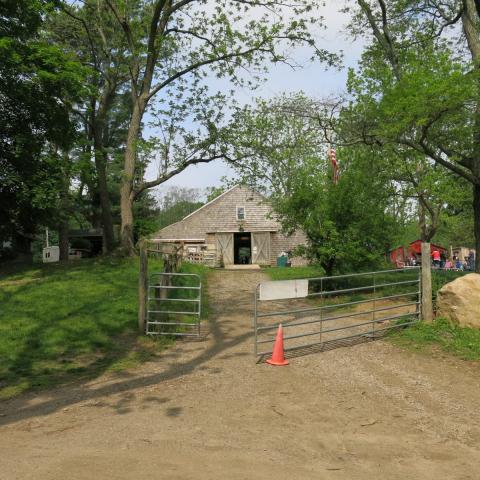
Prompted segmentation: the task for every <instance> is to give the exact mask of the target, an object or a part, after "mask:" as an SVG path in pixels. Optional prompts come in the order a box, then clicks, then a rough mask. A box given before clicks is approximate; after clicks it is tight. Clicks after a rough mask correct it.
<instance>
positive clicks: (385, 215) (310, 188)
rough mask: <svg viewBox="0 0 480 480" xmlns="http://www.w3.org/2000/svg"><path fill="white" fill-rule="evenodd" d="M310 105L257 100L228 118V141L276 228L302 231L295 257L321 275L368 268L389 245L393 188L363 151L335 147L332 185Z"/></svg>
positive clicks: (293, 99)
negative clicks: (264, 197) (337, 172)
mask: <svg viewBox="0 0 480 480" xmlns="http://www.w3.org/2000/svg"><path fill="white" fill-rule="evenodd" d="M316 111H317V105H316V102H314V101H312V100H311V99H308V98H307V97H305V96H304V95H302V94H295V95H292V96H287V97H286V96H283V97H279V98H276V99H273V100H272V101H265V100H260V101H258V102H257V105H256V106H255V107H248V106H247V107H245V108H243V109H241V110H239V111H238V112H237V113H236V115H235V116H234V120H233V122H232V128H231V131H230V132H229V137H228V138H229V142H230V143H231V145H232V148H233V149H234V150H235V152H233V153H232V154H231V155H232V156H235V157H237V158H243V159H244V161H245V163H243V162H237V163H235V164H234V168H235V169H236V171H237V173H238V175H239V178H240V180H241V181H242V182H244V183H246V184H248V185H253V186H256V187H257V188H258V189H260V190H263V191H264V192H265V193H267V194H268V195H269V198H270V201H271V202H272V204H273V206H274V211H275V213H276V214H277V215H278V218H279V220H280V221H281V223H282V226H283V229H284V231H285V232H286V233H287V234H288V233H292V232H293V231H295V230H297V229H302V230H303V231H304V232H305V234H306V236H307V238H308V244H307V245H306V246H305V247H303V248H302V249H301V252H299V253H302V254H304V255H306V256H307V257H309V258H310V259H311V260H312V261H313V262H315V263H318V264H320V265H321V266H322V267H323V268H324V269H325V271H326V273H327V274H332V273H333V272H335V271H337V272H346V271H353V270H358V269H364V268H373V267H375V266H376V265H378V264H379V263H381V262H382V260H383V256H384V254H385V252H386V251H388V249H389V247H390V246H391V241H392V238H393V233H394V227H395V226H396V222H395V220H394V217H393V215H392V214H391V213H390V212H389V205H390V198H391V193H392V191H393V186H392V182H391V181H386V179H385V177H384V176H383V175H382V169H381V168H379V167H373V168H372V166H371V160H372V158H371V154H372V152H371V151H370V150H369V149H368V148H366V147H361V148H359V147H357V148H349V149H339V150H338V152H337V156H338V158H339V159H341V176H340V181H339V182H338V184H334V182H333V180H332V172H331V167H330V164H329V161H328V159H327V151H326V150H327V148H326V144H325V139H324V136H323V132H322V131H321V129H320V125H319V123H318V122H317V117H316Z"/></svg>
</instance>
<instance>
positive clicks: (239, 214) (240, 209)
mask: <svg viewBox="0 0 480 480" xmlns="http://www.w3.org/2000/svg"><path fill="white" fill-rule="evenodd" d="M237 220H245V207H237Z"/></svg>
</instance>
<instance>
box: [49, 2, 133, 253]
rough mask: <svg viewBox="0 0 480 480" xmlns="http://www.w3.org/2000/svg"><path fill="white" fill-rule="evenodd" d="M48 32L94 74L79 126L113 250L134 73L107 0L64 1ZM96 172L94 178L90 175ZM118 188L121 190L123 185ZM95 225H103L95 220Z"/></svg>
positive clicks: (92, 186) (106, 238)
mask: <svg viewBox="0 0 480 480" xmlns="http://www.w3.org/2000/svg"><path fill="white" fill-rule="evenodd" d="M47 32H48V36H49V38H51V39H52V40H53V41H54V42H56V43H57V44H59V45H62V48H64V49H66V50H67V51H70V52H71V53H72V54H73V55H75V56H76V58H77V59H78V60H79V61H80V62H81V63H82V64H83V65H87V66H89V68H90V70H91V74H90V75H89V77H88V78H87V79H86V80H87V82H88V85H89V87H90V88H89V91H90V95H89V97H88V98H86V99H85V102H84V103H83V104H82V105H79V106H78V108H77V110H76V113H77V115H78V116H79V117H80V118H81V122H79V126H80V127H81V128H80V132H81V134H82V136H83V138H84V144H83V146H82V147H81V148H82V150H83V158H84V160H85V161H86V164H85V166H86V167H87V170H86V172H85V175H83V179H84V181H85V183H87V184H88V187H89V193H90V195H91V202H92V207H93V212H95V211H96V209H97V208H98V210H99V212H100V225H101V227H102V228H103V235H104V246H105V249H106V251H107V252H110V251H112V250H113V248H114V246H115V241H114V233H113V223H114V218H113V211H112V197H113V195H112V192H111V190H112V188H111V186H112V183H114V182H112V178H113V174H111V172H109V169H112V163H113V162H114V156H115V153H116V152H119V151H120V149H121V148H122V146H123V142H124V138H123V137H122V138H119V133H120V132H121V133H122V134H123V136H124V135H125V132H124V129H125V128H126V124H127V122H128V116H129V114H130V111H131V108H130V104H129V103H126V102H125V86H126V84H127V83H128V80H129V75H128V60H127V58H126V56H125V54H124V52H123V49H122V41H123V36H122V32H121V30H119V29H118V28H117V24H116V20H115V18H114V16H113V14H112V12H111V10H110V9H109V8H108V6H107V5H106V3H105V2H104V1H103V0H88V1H86V2H82V4H81V5H79V6H76V5H74V4H73V5H72V4H71V2H63V4H62V8H61V10H60V11H59V12H58V13H57V14H56V15H55V16H53V17H52V18H51V19H50V21H49V23H48V25H47ZM124 112H126V114H125V113H124ZM90 163H93V166H94V168H93V170H92V168H91V165H89V164H90ZM90 172H93V174H91V175H89V174H88V173H90ZM115 187H116V188H117V189H118V185H115ZM117 196H118V195H117ZM97 204H98V207H97ZM92 223H93V224H96V223H97V222H96V221H95V219H93V222H92Z"/></svg>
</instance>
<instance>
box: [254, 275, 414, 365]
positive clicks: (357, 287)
mask: <svg viewBox="0 0 480 480" xmlns="http://www.w3.org/2000/svg"><path fill="white" fill-rule="evenodd" d="M305 282H307V283H308V287H307V288H305V287H306V285H305ZM365 283H366V284H365ZM359 295H361V296H362V298H361V299H358V296H359ZM364 297H365V298H364ZM272 298H273V300H272ZM254 302H255V306H254V319H253V327H254V352H255V355H256V356H257V357H259V356H263V355H267V354H269V353H270V352H271V349H270V350H264V347H265V345H267V344H271V345H272V346H273V342H274V340H275V330H276V329H277V328H278V326H279V325H280V324H281V325H282V326H283V328H284V331H285V337H284V341H285V351H291V350H296V349H302V348H305V347H312V346H320V347H323V346H324V345H325V344H329V343H331V342H341V341H344V340H347V339H353V338H356V337H364V338H368V339H374V338H377V337H379V336H381V335H384V334H385V332H387V331H389V330H391V329H392V328H397V327H398V328H400V327H405V326H408V325H411V324H413V323H415V322H417V321H418V320H419V319H420V317H421V313H420V304H421V281H420V268H419V267H411V268H409V269H408V270H398V269H394V270H383V271H377V272H366V273H358V274H350V275H336V276H332V277H318V278H310V279H303V280H296V281H295V280H294V281H292V280H288V281H272V282H263V283H261V284H259V285H257V287H256V289H255V299H254ZM312 304H313V305H312ZM325 327H326V328H325ZM312 337H313V338H314V337H316V339H315V341H312ZM304 339H308V342H305V340H304Z"/></svg>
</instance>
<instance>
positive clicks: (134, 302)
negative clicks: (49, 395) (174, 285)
mask: <svg viewBox="0 0 480 480" xmlns="http://www.w3.org/2000/svg"><path fill="white" fill-rule="evenodd" d="M149 267H150V270H157V271H160V268H161V266H160V264H159V262H158V261H152V262H151V263H150V264H149ZM183 268H184V270H186V271H189V272H195V273H200V274H201V275H202V276H203V277H205V274H206V271H207V269H206V268H205V267H201V266H196V265H185V266H184V267H183ZM137 287H138V260H137V259H102V260H82V261H81V262H79V263H77V264H73V265H60V264H51V265H41V266H35V267H22V268H20V269H19V268H18V267H17V271H12V269H11V267H9V270H8V271H6V270H5V271H1V270H0V305H1V309H0V398H9V397H12V396H15V395H17V394H19V393H21V392H24V391H27V390H30V389H35V388H40V387H47V386H52V385H58V384H60V383H65V382H69V381H72V380H73V379H80V378H82V379H88V378H94V377H96V376H98V375H99V374H101V373H102V372H104V371H120V370H124V369H126V368H133V367H135V366H137V365H139V364H140V363H142V362H145V361H147V360H149V359H150V358H152V357H153V356H155V355H156V354H158V352H159V351H161V350H163V349H164V348H165V347H166V346H168V345H169V344H171V343H172V342H173V340H172V339H171V338H168V337H167V338H166V337H161V338H158V339H157V338H154V339H152V338H147V337H145V336H139V335H138V333H137V315H138V314H137V311H138V290H137ZM206 313H207V309H206V310H205V314H206Z"/></svg>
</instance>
